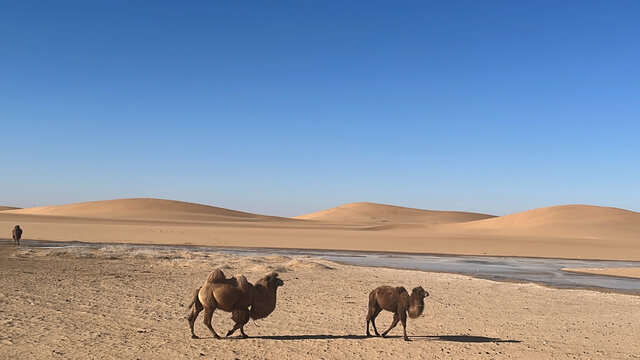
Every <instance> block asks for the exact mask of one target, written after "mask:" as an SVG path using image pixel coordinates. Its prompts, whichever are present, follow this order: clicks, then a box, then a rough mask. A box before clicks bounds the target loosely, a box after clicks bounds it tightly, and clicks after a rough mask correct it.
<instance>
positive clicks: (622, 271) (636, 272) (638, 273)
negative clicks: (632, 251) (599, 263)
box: [562, 267, 640, 279]
mask: <svg viewBox="0 0 640 360" xmlns="http://www.w3.org/2000/svg"><path fill="white" fill-rule="evenodd" d="M562 270H564V271H571V272H576V273H581V274H594V275H606V276H622V277H628V278H634V279H640V268H634V267H627V268H567V269H562Z"/></svg>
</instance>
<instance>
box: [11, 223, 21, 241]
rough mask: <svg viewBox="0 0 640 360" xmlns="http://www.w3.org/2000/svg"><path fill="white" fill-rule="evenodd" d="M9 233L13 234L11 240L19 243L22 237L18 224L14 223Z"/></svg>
mask: <svg viewBox="0 0 640 360" xmlns="http://www.w3.org/2000/svg"><path fill="white" fill-rule="evenodd" d="M11 235H13V241H14V242H15V243H16V244H20V239H21V238H22V229H20V225H16V226H14V227H13V231H12V232H11Z"/></svg>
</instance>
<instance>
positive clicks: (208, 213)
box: [6, 198, 284, 220]
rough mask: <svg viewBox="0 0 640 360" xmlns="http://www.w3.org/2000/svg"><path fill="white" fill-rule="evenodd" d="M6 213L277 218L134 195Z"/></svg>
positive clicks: (176, 217) (108, 216) (140, 217)
mask: <svg viewBox="0 0 640 360" xmlns="http://www.w3.org/2000/svg"><path fill="white" fill-rule="evenodd" d="M6 213H11V214H25V215H50V216H65V217H82V218H135V219H174V220H178V219H205V218H206V219H212V220H213V219H224V220H231V219H252V220H260V219H277V218H276V217H269V216H263V215H257V214H251V213H246V212H241V211H235V210H229V209H224V208H219V207H214V206H208V205H202V204H195V203H189V202H184V201H174V200H163V199H151V198H137V199H117V200H104V201H91V202H83V203H76V204H68V205H59V206H41V207H34V208H27V209H18V210H8V211H6ZM283 220H284V219H283Z"/></svg>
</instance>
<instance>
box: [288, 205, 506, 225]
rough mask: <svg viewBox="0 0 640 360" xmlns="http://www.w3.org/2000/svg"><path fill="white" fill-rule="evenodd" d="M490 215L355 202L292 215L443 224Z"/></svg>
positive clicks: (325, 218) (310, 217)
mask: <svg viewBox="0 0 640 360" xmlns="http://www.w3.org/2000/svg"><path fill="white" fill-rule="evenodd" d="M492 217H494V216H493V215H486V214H477V213H469V212H458V211H433V210H421V209H413V208H407V207H401V206H393V205H384V204H375V203H368V202H358V203H351V204H346V205H342V206H338V207H335V208H331V209H327V210H322V211H318V212H315V213H311V214H306V215H300V216H296V217H295V218H296V219H304V220H321V221H327V222H374V223H387V222H388V223H419V224H443V223H460V222H467V221H474V220H481V219H488V218H492Z"/></svg>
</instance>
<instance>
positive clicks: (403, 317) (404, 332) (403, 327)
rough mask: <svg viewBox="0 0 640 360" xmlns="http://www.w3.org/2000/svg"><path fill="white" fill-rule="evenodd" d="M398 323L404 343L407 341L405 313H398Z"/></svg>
mask: <svg viewBox="0 0 640 360" xmlns="http://www.w3.org/2000/svg"><path fill="white" fill-rule="evenodd" d="M400 322H402V334H403V335H404V341H409V337H408V336H407V313H406V312H405V311H403V312H402V313H400Z"/></svg>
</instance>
